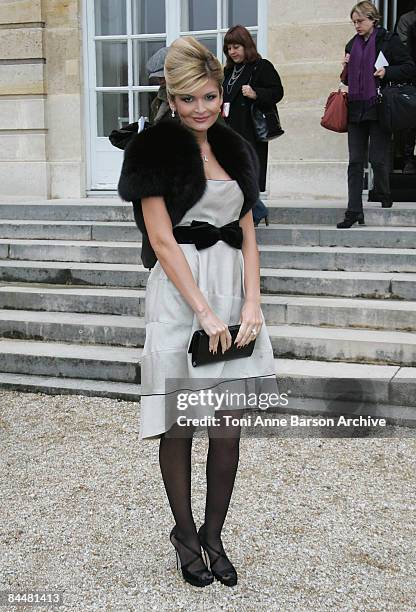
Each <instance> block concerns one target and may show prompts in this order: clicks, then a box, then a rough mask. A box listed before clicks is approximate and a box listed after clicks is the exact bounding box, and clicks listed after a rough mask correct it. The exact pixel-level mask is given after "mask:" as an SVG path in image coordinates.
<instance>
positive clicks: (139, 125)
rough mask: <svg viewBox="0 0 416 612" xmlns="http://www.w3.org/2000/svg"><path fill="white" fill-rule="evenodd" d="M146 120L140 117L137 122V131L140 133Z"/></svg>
mask: <svg viewBox="0 0 416 612" xmlns="http://www.w3.org/2000/svg"><path fill="white" fill-rule="evenodd" d="M147 120H148V118H147V117H143V115H141V117H140V118H139V120H138V122H137V131H138V132H139V133H140V132H141V131H142V130H143V129H144V124H145V122H146V121H147Z"/></svg>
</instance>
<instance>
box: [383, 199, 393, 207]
mask: <svg viewBox="0 0 416 612" xmlns="http://www.w3.org/2000/svg"><path fill="white" fill-rule="evenodd" d="M392 206H393V201H392V200H391V198H389V199H388V200H381V208H391V207H392Z"/></svg>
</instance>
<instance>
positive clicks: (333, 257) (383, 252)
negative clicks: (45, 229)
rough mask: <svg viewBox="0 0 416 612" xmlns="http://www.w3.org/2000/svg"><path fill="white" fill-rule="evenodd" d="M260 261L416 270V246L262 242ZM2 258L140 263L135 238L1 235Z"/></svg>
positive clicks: (314, 266)
mask: <svg viewBox="0 0 416 612" xmlns="http://www.w3.org/2000/svg"><path fill="white" fill-rule="evenodd" d="M259 251H260V265H261V266H263V267H265V268H292V269H297V270H306V269H308V270H341V271H342V270H349V271H358V272H415V271H416V250H415V249H404V248H403V249H388V248H382V247H380V248H363V247H357V248H353V247H321V246H313V247H308V246H307V247H299V246H286V245H260V246H259ZM0 259H8V260H32V261H55V262H84V263H120V264H124V263H126V264H135V263H136V264H138V263H139V261H140V247H139V246H138V244H137V243H135V242H109V241H98V240H97V241H90V240H78V241H76V242H74V241H69V240H21V239H14V240H11V239H0Z"/></svg>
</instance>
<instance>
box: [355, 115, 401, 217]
mask: <svg viewBox="0 0 416 612" xmlns="http://www.w3.org/2000/svg"><path fill="white" fill-rule="evenodd" d="M369 143H370V144H369ZM390 146H391V135H390V134H389V133H387V132H384V131H383V130H382V129H381V127H380V124H379V122H378V121H361V122H359V123H349V124H348V150H349V165H348V209H349V210H353V211H355V212H361V211H362V209H363V200H362V192H363V179H364V164H365V162H366V157H367V151H368V157H369V160H370V163H371V166H372V168H373V172H374V189H373V199H374V200H376V201H380V202H381V201H383V200H389V199H390V177H389V175H390Z"/></svg>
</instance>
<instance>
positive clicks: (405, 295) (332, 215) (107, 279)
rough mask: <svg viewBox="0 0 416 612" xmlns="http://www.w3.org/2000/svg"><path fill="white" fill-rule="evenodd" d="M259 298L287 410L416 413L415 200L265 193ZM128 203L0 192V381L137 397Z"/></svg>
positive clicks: (136, 254)
mask: <svg viewBox="0 0 416 612" xmlns="http://www.w3.org/2000/svg"><path fill="white" fill-rule="evenodd" d="M268 204H269V206H270V220H271V225H270V226H269V227H268V228H265V226H264V225H262V226H260V227H259V228H257V230H256V231H257V237H258V242H259V248H260V255H261V288H262V308H263V312H264V315H265V318H266V323H267V325H268V330H269V333H270V336H271V340H272V345H273V349H274V353H275V357H276V372H277V376H278V379H279V381H280V390H281V392H288V393H289V394H290V395H291V402H289V407H288V409H289V411H290V410H293V412H295V411H311V412H319V411H326V410H328V409H329V408H334V407H337V406H339V407H340V408H343V407H345V408H351V406H352V405H354V406H355V407H363V406H364V407H365V409H366V410H367V412H368V413H369V414H371V413H374V414H375V413H377V414H378V413H379V412H377V411H379V410H380V408H382V409H383V410H384V412H385V413H386V414H389V415H391V416H392V418H397V419H399V420H400V419H409V418H412V417H413V415H414V414H416V334H415V330H416V205H412V204H405V203H400V204H395V205H394V207H393V208H392V209H381V208H380V205H379V204H368V205H367V206H366V223H367V225H366V226H363V227H354V228H351V229H349V230H338V229H336V228H335V224H336V222H337V221H338V220H339V219H340V218H342V215H343V210H344V204H343V203H342V202H340V203H334V202H305V201H299V202H297V201H286V202H269V203H268ZM139 243H140V233H139V232H138V230H137V228H136V226H135V224H134V221H133V214H132V208H131V205H130V204H125V203H122V202H120V201H119V200H118V199H116V198H114V199H112V198H103V199H84V200H79V201H78V200H59V201H45V202H31V203H13V204H0V386H2V387H7V388H13V389H19V390H27V391H42V392H47V393H77V394H83V395H100V396H107V397H114V398H117V397H119V398H122V399H131V400H138V399H140V357H141V348H142V346H143V343H144V338H145V327H144V319H143V316H144V296H145V286H146V280H147V277H148V271H147V270H146V269H145V268H143V267H142V266H141V265H140V264H139V262H140V244H139Z"/></svg>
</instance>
